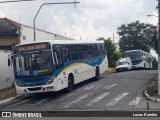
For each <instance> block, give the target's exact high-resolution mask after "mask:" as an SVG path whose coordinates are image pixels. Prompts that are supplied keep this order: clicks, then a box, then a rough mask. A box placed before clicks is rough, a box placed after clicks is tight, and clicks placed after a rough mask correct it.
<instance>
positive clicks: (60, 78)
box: [53, 45, 66, 90]
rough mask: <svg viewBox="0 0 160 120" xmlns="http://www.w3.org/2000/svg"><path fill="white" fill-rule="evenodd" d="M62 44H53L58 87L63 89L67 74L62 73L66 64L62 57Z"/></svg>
mask: <svg viewBox="0 0 160 120" xmlns="http://www.w3.org/2000/svg"><path fill="white" fill-rule="evenodd" d="M60 47H61V46H60V45H54V46H53V55H54V61H55V69H56V70H55V71H56V72H57V78H56V79H57V85H58V86H57V89H58V90H60V89H63V88H64V81H65V79H66V76H64V74H62V73H61V71H62V70H63V67H64V64H63V59H62V53H61V49H60Z"/></svg>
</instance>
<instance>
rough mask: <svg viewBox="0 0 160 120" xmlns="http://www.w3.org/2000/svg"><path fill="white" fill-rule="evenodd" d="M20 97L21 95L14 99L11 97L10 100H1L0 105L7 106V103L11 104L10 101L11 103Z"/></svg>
mask: <svg viewBox="0 0 160 120" xmlns="http://www.w3.org/2000/svg"><path fill="white" fill-rule="evenodd" d="M21 97H22V96H21V95H17V96H15V97H11V98H8V99H6V100H2V101H0V105H3V104H7V103H9V102H11V101H13V100H15V99H17V98H21Z"/></svg>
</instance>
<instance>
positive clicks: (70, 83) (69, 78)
mask: <svg viewBox="0 0 160 120" xmlns="http://www.w3.org/2000/svg"><path fill="white" fill-rule="evenodd" d="M73 86H74V77H73V75H72V74H70V75H69V76H68V87H67V89H66V92H71V91H72V90H73Z"/></svg>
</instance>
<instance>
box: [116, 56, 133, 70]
mask: <svg viewBox="0 0 160 120" xmlns="http://www.w3.org/2000/svg"><path fill="white" fill-rule="evenodd" d="M129 70H132V62H131V59H130V57H126V58H120V59H118V61H117V66H116V71H117V72H120V71H129Z"/></svg>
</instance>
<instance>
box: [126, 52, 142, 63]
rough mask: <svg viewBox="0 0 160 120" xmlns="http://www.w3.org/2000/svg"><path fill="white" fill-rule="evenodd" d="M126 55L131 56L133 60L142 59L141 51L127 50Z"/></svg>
mask: <svg viewBox="0 0 160 120" xmlns="http://www.w3.org/2000/svg"><path fill="white" fill-rule="evenodd" d="M124 57H130V58H131V61H132V62H135V61H139V60H141V59H142V56H141V52H140V51H132V52H125V53H124Z"/></svg>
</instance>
